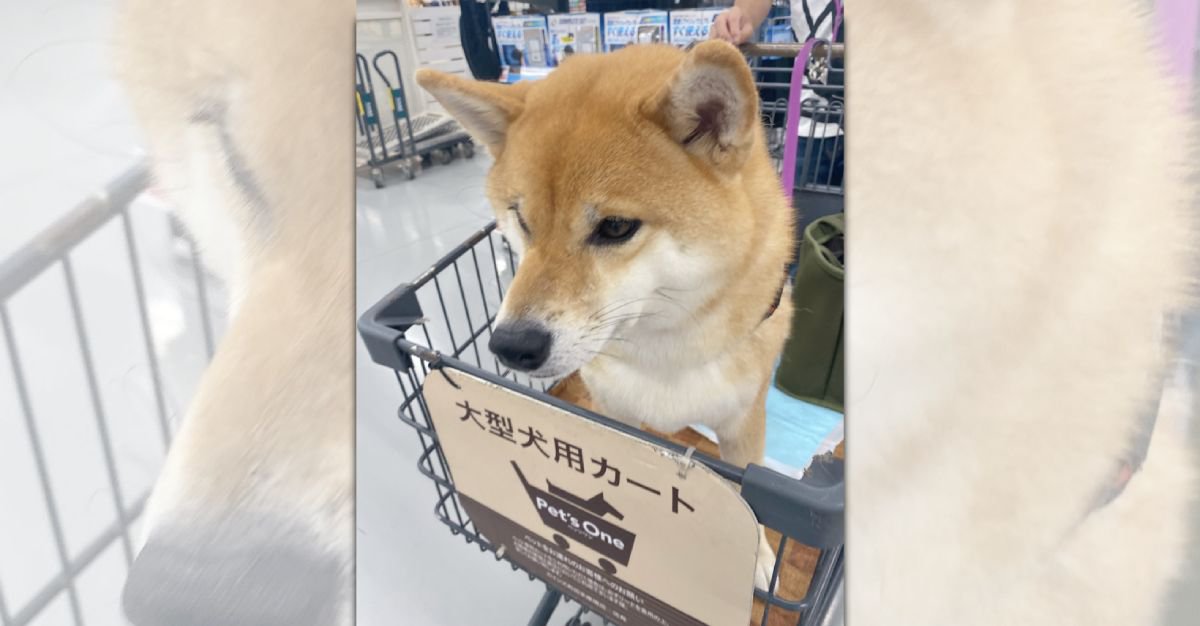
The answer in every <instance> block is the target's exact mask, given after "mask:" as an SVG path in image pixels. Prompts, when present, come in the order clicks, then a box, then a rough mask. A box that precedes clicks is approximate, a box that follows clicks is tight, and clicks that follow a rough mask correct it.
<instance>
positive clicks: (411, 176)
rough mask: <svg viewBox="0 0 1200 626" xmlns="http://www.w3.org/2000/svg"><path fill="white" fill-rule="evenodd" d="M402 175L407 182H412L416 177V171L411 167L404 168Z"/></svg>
mask: <svg viewBox="0 0 1200 626" xmlns="http://www.w3.org/2000/svg"><path fill="white" fill-rule="evenodd" d="M404 175H405V176H406V177H407V178H408V179H409V180H412V179H414V178H416V177H417V170H415V169H413V168H412V167H406V168H404Z"/></svg>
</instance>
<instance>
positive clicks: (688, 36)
mask: <svg viewBox="0 0 1200 626" xmlns="http://www.w3.org/2000/svg"><path fill="white" fill-rule="evenodd" d="M724 10H725V9H681V10H679V11H671V15H670V21H671V38H670V41H671V45H673V46H676V47H678V48H686V47H687V46H688V44H690V43H692V42H693V41H704V40H705V39H708V34H709V32H710V31H711V30H712V24H713V20H715V19H717V16H718V15H720V14H721V12H722V11H724Z"/></svg>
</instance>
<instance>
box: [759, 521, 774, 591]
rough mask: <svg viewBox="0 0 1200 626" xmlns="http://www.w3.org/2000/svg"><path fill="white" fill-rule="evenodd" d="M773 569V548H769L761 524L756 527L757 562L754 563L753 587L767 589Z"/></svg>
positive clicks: (769, 545)
mask: <svg viewBox="0 0 1200 626" xmlns="http://www.w3.org/2000/svg"><path fill="white" fill-rule="evenodd" d="M774 569H775V550H773V549H772V548H771V544H770V543H768V542H767V533H766V531H765V530H763V528H762V527H761V526H759V527H758V562H757V563H755V564H754V587H755V588H756V589H762V590H763V591H769V590H768V589H767V586H768V585H769V584H770V583H771V572H772V570H774Z"/></svg>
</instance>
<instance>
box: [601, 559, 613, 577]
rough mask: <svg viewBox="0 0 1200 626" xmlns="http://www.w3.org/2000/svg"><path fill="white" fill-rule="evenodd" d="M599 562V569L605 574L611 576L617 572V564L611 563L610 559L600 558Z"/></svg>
mask: <svg viewBox="0 0 1200 626" xmlns="http://www.w3.org/2000/svg"><path fill="white" fill-rule="evenodd" d="M599 563H600V569H602V570H604V573H605V574H608V575H609V576H612V575H613V574H616V573H617V566H616V565H613V564H612V561H610V560H608V559H600V561H599Z"/></svg>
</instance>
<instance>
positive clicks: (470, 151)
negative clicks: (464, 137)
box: [462, 141, 475, 159]
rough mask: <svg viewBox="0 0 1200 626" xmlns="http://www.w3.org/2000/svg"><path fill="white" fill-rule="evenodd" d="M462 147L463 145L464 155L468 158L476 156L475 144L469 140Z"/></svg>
mask: <svg viewBox="0 0 1200 626" xmlns="http://www.w3.org/2000/svg"><path fill="white" fill-rule="evenodd" d="M462 147H463V156H465V157H467V158H468V159H473V158H475V144H473V143H471V142H469V141H468V142H465V143H463V145H462Z"/></svg>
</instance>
